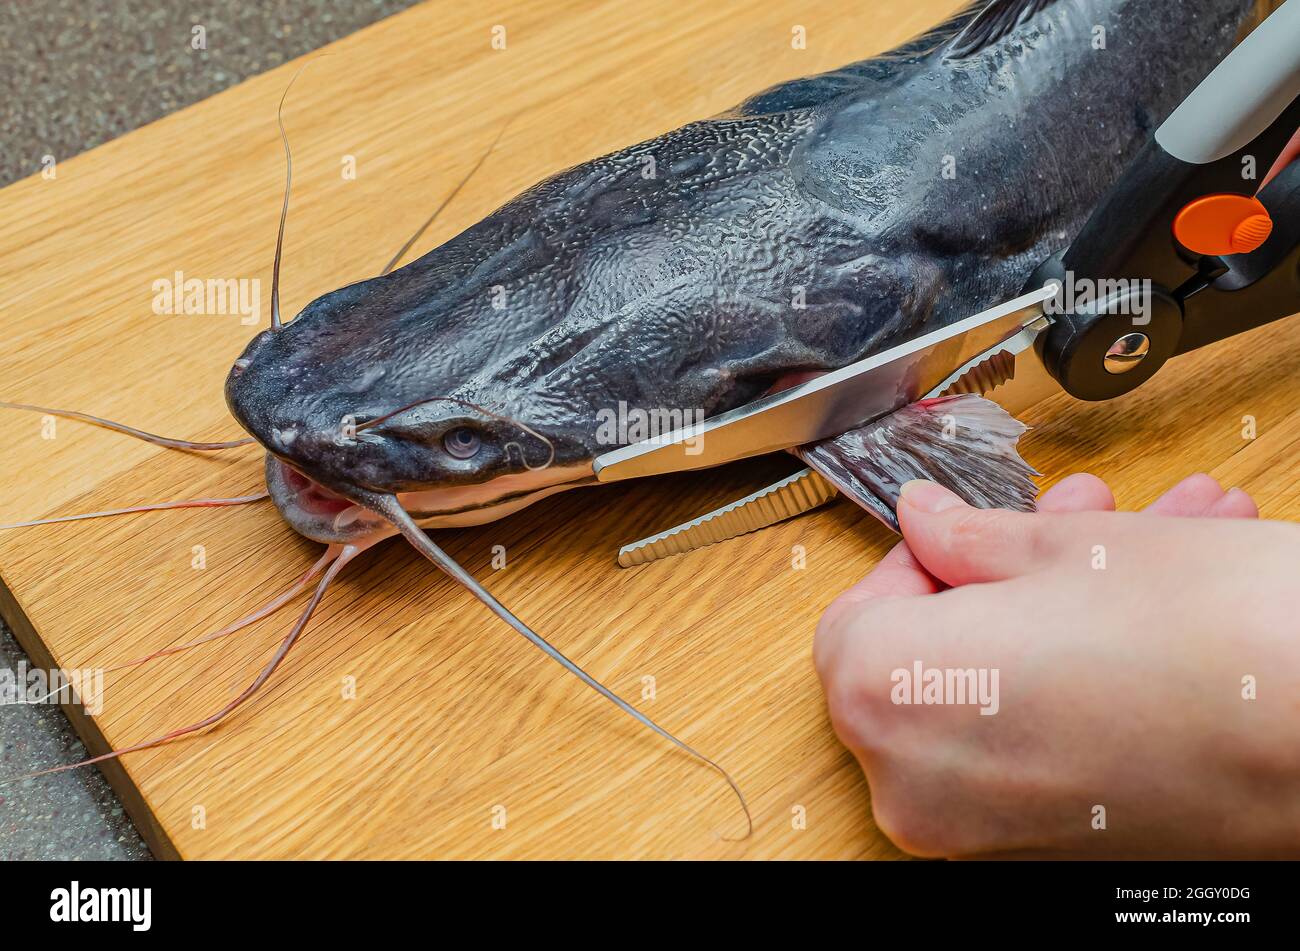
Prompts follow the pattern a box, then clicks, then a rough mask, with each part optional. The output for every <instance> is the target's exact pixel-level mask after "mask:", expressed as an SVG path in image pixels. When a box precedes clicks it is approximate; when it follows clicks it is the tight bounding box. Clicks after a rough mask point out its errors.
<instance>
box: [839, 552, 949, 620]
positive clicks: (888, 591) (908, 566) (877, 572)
mask: <svg viewBox="0 0 1300 951" xmlns="http://www.w3.org/2000/svg"><path fill="white" fill-rule="evenodd" d="M941 587H942V586H941V585H940V584H939V582H938V581H936V580H935V578H934V576H933V575H931V574H930V573H929V572H928V571H926V570H925V569H924V568H923V567H921V563H920V562H919V561H917V560H916V556H915V555H913V554H912V551H911V549H910V548H908V547H907V542H899V543H898V544H897V545H895V546H894V547H893V548H891V549H890V550H889V552H888V554H886V555H885V557H884V558H882V559H880V561H879V562H878V563H877V564H876V567H875V568H873V569H871V571H870V573H868V575H867V576H866V577H865V578H863V579H862V580H861V581H859V582H858V583H857V584H855V585H854V586H853V587H852V588H849V590H847V591H845V592H844V593H843V594H842V595H840V596H839V597H838V598H836V599H835V603H836V604H839V603H844V604H848V605H852V604H860V603H861V602H863V601H870V600H871V599H873V598H887V597H899V596H902V595H917V594H934V593H935V592H936V591H939V590H941Z"/></svg>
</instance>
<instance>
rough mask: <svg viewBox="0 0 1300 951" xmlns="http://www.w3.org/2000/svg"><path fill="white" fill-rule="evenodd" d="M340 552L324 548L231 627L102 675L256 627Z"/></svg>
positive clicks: (109, 668)
mask: <svg viewBox="0 0 1300 951" xmlns="http://www.w3.org/2000/svg"><path fill="white" fill-rule="evenodd" d="M341 551H342V547H341V546H339V545H331V546H330V547H329V548H328V549H326V551H325V554H323V555H321V556H320V558H319V560H317V562H316V564H314V565H312V566H311V567H310V568H308V569H307V571H306V572H305V573H304V574H303V575H302V576H301V577H300V578H299V579H298V580H297V581H295V582H294V583H293V584H292V585H291V586H290V587H288V588H286V589H285V590H284V591H283V592H281V593H280V594H279V595H277V596H276V597H275V598H273V599H272V600H271V601H269V602H267V603H266V604H264V605H262V607H260V608H258V609H257V610H256V611H254V612H253V613H252V614H249V615H248V616H246V617H243V618H240V619H239V620H238V621H235V622H233V623H231V624H227V625H226V626H225V627H223V628H222V629H221V630H219V631H216V632H214V633H212V634H207V635H205V636H203V637H200V638H196V639H195V640H192V641H186V642H185V643H184V644H175V645H173V646H171V647H164V648H162V649H161V650H156V651H154V652H153V653H152V654H145V655H144V656H143V657H137V658H135V660H128V661H125V662H123V663H121V664H115V665H113V666H112V667H107V668H105V669H104V673H106V674H111V673H113V672H114V671H116V670H126V669H127V668H128V667H136V666H138V665H140V664H144V663H148V662H149V661H151V660H156V659H158V658H159V657H169V656H171V655H172V654H179V653H180V652H181V651H187V650H189V649H190V648H192V647H198V646H199V645H200V644H206V643H208V642H209V641H215V640H217V639H218V638H222V637H228V636H229V635H231V634H234V633H235V632H237V631H242V630H244V629H246V628H248V627H251V626H252V625H253V624H256V623H257V622H258V621H260V620H262V618H265V617H270V616H271V615H272V614H274V613H275V612H276V611H279V610H280V609H281V608H282V607H284V606H285V605H286V604H288V603H289V602H290V601H292V600H293V599H294V598H295V597H297V596H298V595H299V594H301V593H302V592H303V590H304V589H306V587H307V584H308V583H309V582H310V581H311V579H312V578H315V577H316V576H317V575H318V574H320V573H321V570H322V569H323V568H324V567H325V566H326V565H328V564H330V562H332V561H333V560H334V559H335V558H337V557H338V556H339V553H340V552H341Z"/></svg>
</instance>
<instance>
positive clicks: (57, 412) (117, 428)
mask: <svg viewBox="0 0 1300 951" xmlns="http://www.w3.org/2000/svg"><path fill="white" fill-rule="evenodd" d="M0 409H20V410H26V411H27V412H31V413H44V414H45V415H46V416H62V417H63V418H64V419H75V420H79V421H80V422H83V423H91V424H92V425H95V426H103V427H104V428H105V429H111V430H113V431H114V432H119V433H125V434H126V435H128V436H134V437H135V438H136V439H143V440H144V441H145V442H149V443H153V444H154V445H155V446H166V447H167V448H168V449H193V450H196V451H203V452H207V451H213V450H217V449H234V448H235V447H236V446H248V445H251V444H252V443H254V442H256V440H255V439H253V437H251V436H246V437H244V438H243V439H231V440H227V441H225V442H192V441H191V440H188V439H172V438H170V437H168V436H157V435H155V434H154V433H147V432H145V431H144V430H143V429H136V428H135V427H134V426H128V425H126V424H125V423H115V422H113V421H112V420H111V419H104V418H103V417H102V416H91V415H90V414H89V413H78V412H75V411H74V410H70V409H51V408H49V407H48V406H33V405H32V404H30V403H9V402H6V401H4V400H0Z"/></svg>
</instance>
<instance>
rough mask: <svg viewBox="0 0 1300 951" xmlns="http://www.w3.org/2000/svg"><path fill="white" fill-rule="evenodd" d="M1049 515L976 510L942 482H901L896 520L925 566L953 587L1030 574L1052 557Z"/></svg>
mask: <svg viewBox="0 0 1300 951" xmlns="http://www.w3.org/2000/svg"><path fill="white" fill-rule="evenodd" d="M1049 521H1050V520H1049V519H1048V518H1043V517H1038V516H1035V515H1030V514H1028V513H1025V512H1008V511H1004V510H1002V509H976V508H972V507H971V506H969V505H967V504H966V503H965V502H964V501H962V500H961V499H960V498H959V497H958V496H957V495H955V494H954V493H952V492H950V491H948V490H947V489H945V488H944V487H943V486H941V485H936V484H935V483H933V482H927V481H925V480H923V479H914V480H912V481H911V482H907V483H905V484H904V485H903V488H902V492H901V494H900V496H899V500H898V523H899V526H900V527H901V528H902V530H903V538H904V539H905V540H906V541H907V545H908V547H909V548H910V549H911V550H912V553H913V554H914V555H915V556H916V559H917V561H919V562H920V563H921V564H922V565H923V566H924V567H925V569H926V570H927V571H928V572H930V574H932V575H934V577H936V578H938V579H939V580H940V581H943V582H945V583H947V584H950V585H954V586H955V585H963V584H978V583H980V582H984V581H1002V580H1004V579H1006V578H1014V577H1016V576H1018V575H1023V574H1028V573H1029V572H1031V571H1034V570H1035V569H1037V568H1039V567H1041V565H1042V564H1043V562H1044V561H1045V560H1046V559H1047V557H1048V556H1049V554H1050V552H1049V550H1048V549H1049V548H1051V547H1052V546H1051V545H1050V544H1049V541H1048V539H1047V538H1046V536H1045V535H1044V532H1043V529H1044V526H1045V524H1046V523H1048V522H1049Z"/></svg>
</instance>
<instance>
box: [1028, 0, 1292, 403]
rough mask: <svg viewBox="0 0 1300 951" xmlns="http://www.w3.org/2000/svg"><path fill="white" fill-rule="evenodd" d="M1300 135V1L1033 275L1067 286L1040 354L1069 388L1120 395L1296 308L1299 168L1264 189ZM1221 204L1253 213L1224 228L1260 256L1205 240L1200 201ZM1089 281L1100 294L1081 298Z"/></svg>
mask: <svg viewBox="0 0 1300 951" xmlns="http://www.w3.org/2000/svg"><path fill="white" fill-rule="evenodd" d="M1297 129H1300V0H1295V2H1291V3H1286V4H1284V5H1283V6H1282V7H1280V8H1279V9H1278V10H1276V11H1275V12H1274V13H1273V15H1272V16H1271V17H1269V19H1268V20H1266V21H1265V22H1264V23H1263V24H1261V25H1260V27H1259V28H1257V29H1256V30H1255V32H1254V33H1252V34H1251V35H1250V36H1249V37H1248V38H1247V39H1246V41H1245V42H1243V43H1242V44H1241V45H1240V46H1238V47H1237V49H1235V50H1233V52H1232V53H1230V54H1229V55H1228V57H1227V58H1225V59H1224V61H1223V62H1222V63H1220V64H1219V66H1218V67H1217V68H1216V69H1215V70H1214V72H1213V73H1211V74H1210V75H1209V76H1208V77H1207V78H1206V79H1205V80H1204V81H1203V82H1202V83H1201V85H1200V86H1198V87H1197V89H1196V90H1195V91H1194V92H1193V93H1192V95H1191V96H1189V97H1188V98H1187V99H1186V100H1185V101H1184V103H1183V104H1182V105H1181V106H1179V108H1178V109H1177V110H1176V111H1175V112H1174V113H1173V115H1171V116H1170V117H1169V119H1168V120H1166V122H1165V123H1164V124H1163V125H1162V126H1161V127H1160V129H1159V130H1157V132H1156V134H1155V136H1154V138H1153V139H1152V140H1151V141H1150V142H1149V143H1147V145H1146V147H1145V148H1144V149H1143V151H1142V152H1141V153H1140V154H1139V156H1138V158H1137V160H1136V161H1135V162H1134V163H1133V165H1131V166H1130V167H1129V169H1128V170H1127V171H1126V172H1125V174H1124V175H1123V176H1122V177H1121V179H1120V180H1119V182H1118V183H1117V184H1116V185H1115V187H1114V188H1113V189H1112V190H1111V191H1110V192H1108V193H1107V195H1106V197H1105V198H1104V199H1103V200H1102V202H1101V203H1100V204H1099V205H1098V207H1097V208H1096V210H1095V211H1094V212H1093V214H1092V216H1091V217H1090V218H1089V220H1088V223H1087V224H1086V225H1085V226H1084V228H1083V230H1082V231H1081V232H1080V233H1079V236H1078V237H1077V238H1076V239H1075V241H1074V243H1073V244H1072V245H1071V246H1070V247H1069V248H1067V249H1066V250H1065V251H1064V252H1062V253H1060V254H1057V255H1055V256H1053V258H1051V259H1049V260H1048V261H1046V262H1044V264H1043V265H1042V266H1041V267H1040V268H1039V269H1038V271H1036V272H1035V274H1034V276H1033V278H1032V280H1031V283H1032V284H1034V286H1042V284H1043V283H1044V282H1045V281H1046V280H1049V279H1057V280H1060V281H1061V282H1062V285H1063V293H1062V295H1061V296H1060V297H1059V298H1058V300H1057V306H1056V307H1055V308H1054V313H1053V317H1054V323H1053V326H1052V327H1051V328H1050V329H1049V330H1048V331H1047V332H1046V333H1044V334H1042V335H1041V336H1040V338H1039V342H1038V346H1039V355H1040V356H1041V357H1042V359H1043V363H1044V364H1045V365H1046V367H1047V369H1048V371H1049V372H1051V373H1052V375H1053V376H1054V377H1056V379H1057V380H1058V381H1059V382H1060V383H1061V385H1062V387H1064V389H1065V390H1066V391H1067V392H1069V393H1070V394H1072V395H1073V396H1075V397H1077V398H1079V399H1087V400H1100V399H1110V398H1111V397H1114V396H1119V395H1121V394H1123V393H1126V392H1128V391H1129V390H1132V389H1134V388H1135V387H1137V386H1138V385H1139V384H1141V383H1143V382H1144V381H1146V380H1148V379H1150V378H1151V377H1152V376H1153V375H1154V374H1155V373H1156V371H1157V370H1159V369H1160V367H1161V365H1163V363H1164V362H1165V360H1167V359H1168V358H1169V357H1171V356H1174V355H1175V354H1177V353H1183V352H1186V351H1188V350H1193V349H1196V348H1197V347H1201V346H1204V345H1205V344H1208V343H1213V342H1215V341H1217V340H1222V339H1224V338H1225V337H1230V336H1232V335H1234V334H1238V333H1241V332H1243V331H1245V330H1250V329H1252V328H1254V327H1257V326H1260V325H1261V324H1264V323H1268V322H1270V321H1273V320H1277V319H1279V318H1281V317H1286V316H1289V315H1290V314H1293V313H1296V312H1297V311H1300V275H1297V248H1300V234H1297V229H1298V228H1300V162H1293V163H1291V165H1290V166H1288V167H1287V168H1285V169H1283V170H1282V172H1281V173H1280V174H1278V175H1277V177H1276V178H1274V179H1273V180H1272V181H1270V182H1269V184H1268V185H1267V186H1266V187H1265V188H1263V189H1258V185H1259V181H1260V180H1261V179H1262V178H1263V177H1264V176H1265V175H1266V174H1267V173H1268V171H1269V169H1270V168H1271V167H1272V166H1273V164H1274V163H1275V161H1276V160H1277V159H1278V157H1279V156H1280V155H1281V154H1282V152H1283V150H1284V149H1285V147H1286V145H1287V143H1288V141H1289V140H1290V139H1291V137H1292V136H1293V134H1294V133H1295V132H1296V131H1297ZM1257 190H1258V194H1256V192H1257ZM1207 199H1208V201H1207ZM1256 200H1257V203H1256ZM1216 203H1218V204H1220V205H1222V206H1226V207H1228V208H1234V207H1239V208H1241V209H1243V210H1242V215H1243V217H1242V221H1241V224H1240V227H1239V228H1236V229H1233V228H1228V229H1227V230H1228V231H1231V232H1232V233H1233V234H1237V235H1238V236H1239V239H1240V241H1241V242H1244V243H1245V244H1246V245H1247V246H1250V247H1254V248H1255V250H1252V251H1250V252H1249V253H1238V254H1232V253H1227V252H1228V250H1229V249H1231V248H1232V247H1233V246H1234V242H1233V241H1231V240H1228V239H1227V238H1221V239H1220V240H1218V241H1217V242H1216V241H1210V242H1209V243H1208V245H1207V244H1206V243H1204V241H1203V240H1202V239H1201V238H1200V237H1199V236H1200V235H1202V234H1204V233H1206V232H1207V229H1205V228H1203V227H1197V225H1198V222H1197V221H1195V220H1193V219H1195V218H1196V212H1197V211H1198V208H1194V207H1193V206H1194V205H1197V206H1198V207H1199V210H1201V211H1203V210H1204V208H1205V206H1206V205H1207V204H1210V205H1212V204H1216ZM1259 206H1262V208H1260V207H1259ZM1247 216H1249V217H1250V218H1251V219H1252V220H1247ZM1261 217H1262V220H1261ZM1270 222H1271V227H1272V232H1271V234H1269V236H1268V238H1267V240H1266V241H1264V243H1263V244H1262V245H1258V246H1256V245H1257V242H1258V241H1259V240H1261V239H1262V235H1263V234H1264V233H1267V226H1268V225H1269V223H1270ZM1261 228H1262V230H1261ZM1209 230H1213V229H1209ZM1080 285H1083V286H1085V287H1086V288H1087V289H1089V290H1091V291H1092V294H1091V295H1088V294H1084V295H1079V294H1077V293H1075V290H1076V288H1078V287H1079V286H1080ZM1080 299H1082V300H1084V303H1083V304H1079V303H1078V302H1079V300H1080Z"/></svg>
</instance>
